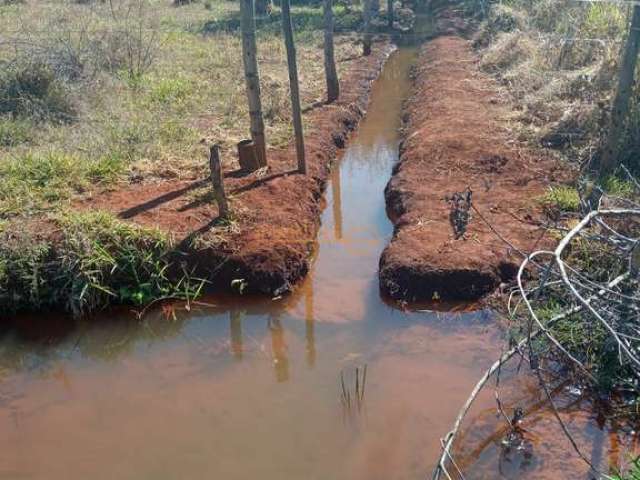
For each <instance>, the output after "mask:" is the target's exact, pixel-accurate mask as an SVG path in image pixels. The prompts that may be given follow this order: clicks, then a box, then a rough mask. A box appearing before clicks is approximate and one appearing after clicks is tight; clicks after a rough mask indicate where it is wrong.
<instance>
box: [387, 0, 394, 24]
mask: <svg viewBox="0 0 640 480" xmlns="http://www.w3.org/2000/svg"><path fill="white" fill-rule="evenodd" d="M393 20H394V18H393V0H387V21H388V22H389V30H391V29H392V28H393Z"/></svg>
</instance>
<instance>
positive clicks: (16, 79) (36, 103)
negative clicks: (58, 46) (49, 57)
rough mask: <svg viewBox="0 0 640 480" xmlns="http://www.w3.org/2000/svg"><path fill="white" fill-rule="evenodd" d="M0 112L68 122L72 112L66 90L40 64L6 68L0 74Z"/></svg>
mask: <svg viewBox="0 0 640 480" xmlns="http://www.w3.org/2000/svg"><path fill="white" fill-rule="evenodd" d="M0 114H11V115H13V116H16V117H29V118H33V119H34V120H37V121H45V120H54V121H61V122H69V121H71V120H73V119H74V118H75V116H76V111H75V108H74V106H73V104H72V102H71V99H70V95H69V92H67V91H66V90H65V88H64V85H63V84H62V83H61V82H60V81H59V80H58V79H57V78H56V77H55V75H54V74H53V72H52V71H51V70H50V69H49V68H48V67H47V66H46V65H43V64H39V63H34V64H26V65H22V66H19V67H17V68H14V69H8V70H7V71H5V73H4V74H3V75H2V76H1V77H0Z"/></svg>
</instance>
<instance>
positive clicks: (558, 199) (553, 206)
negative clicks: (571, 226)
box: [540, 185, 580, 216]
mask: <svg viewBox="0 0 640 480" xmlns="http://www.w3.org/2000/svg"><path fill="white" fill-rule="evenodd" d="M540 203H541V204H542V207H543V208H544V209H545V210H546V211H547V213H550V214H552V215H553V216H556V215H557V214H558V213H560V212H577V211H579V210H580V194H579V193H578V191H577V190H576V189H575V188H573V187H570V186H567V185H559V186H555V187H550V188H549V190H548V191H547V192H546V193H545V194H544V195H542V197H540Z"/></svg>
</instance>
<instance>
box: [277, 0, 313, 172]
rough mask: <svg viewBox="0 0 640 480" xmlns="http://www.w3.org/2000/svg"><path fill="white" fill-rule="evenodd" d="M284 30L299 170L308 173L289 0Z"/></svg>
mask: <svg viewBox="0 0 640 480" xmlns="http://www.w3.org/2000/svg"><path fill="white" fill-rule="evenodd" d="M282 30H283V33H284V42H285V45H286V47H287V64H288V66H289V88H290V90H291V110H292V113H293V130H294V133H295V137H296V156H297V157H298V171H299V172H300V173H302V174H303V175H304V174H306V173H307V162H306V159H305V155H304V133H303V131H302V112H301V110H300V90H299V85H298V65H297V63H296V47H295V43H294V40H293V27H292V26H291V6H290V4H289V0H282Z"/></svg>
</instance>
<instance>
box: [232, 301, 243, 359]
mask: <svg viewBox="0 0 640 480" xmlns="http://www.w3.org/2000/svg"><path fill="white" fill-rule="evenodd" d="M242 313H243V312H242V311H241V310H231V311H230V312H229V336H230V345H231V351H232V352H233V356H234V358H235V359H236V360H242Z"/></svg>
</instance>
